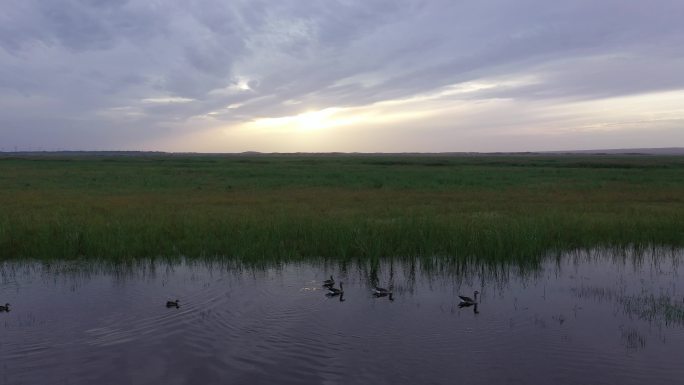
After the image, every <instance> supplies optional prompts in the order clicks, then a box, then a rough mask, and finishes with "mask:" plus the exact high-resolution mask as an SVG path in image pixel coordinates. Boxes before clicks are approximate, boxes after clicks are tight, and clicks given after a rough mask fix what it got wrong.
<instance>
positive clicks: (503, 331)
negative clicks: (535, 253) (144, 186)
mask: <svg viewBox="0 0 684 385" xmlns="http://www.w3.org/2000/svg"><path fill="white" fill-rule="evenodd" d="M681 256H682V253H681V252H679V253H669V254H665V253H662V252H659V253H657V255H656V254H644V253H642V254H639V255H623V254H620V255H615V254H607V253H599V252H595V253H575V254H568V255H563V256H559V257H554V258H549V259H548V260H547V261H546V262H541V263H535V264H532V265H506V264H501V265H477V264H473V263H465V262H463V261H459V260H457V259H450V258H443V259H439V258H436V259H431V260H424V259H396V260H386V261H378V260H373V261H366V262H359V261H355V262H354V261H346V262H331V261H321V262H318V263H290V264H287V263H286V264H277V265H274V266H259V267H256V266H254V265H251V266H250V265H246V264H238V263H235V262H232V263H228V262H221V261H175V262H168V261H167V262H159V261H144V262H136V263H130V264H93V263H83V262H80V263H74V262H57V263H54V262H53V263H50V264H47V263H22V262H6V263H4V264H2V265H0V303H2V304H4V303H5V302H9V303H10V304H11V308H10V311H9V312H2V313H0V384H16V385H19V384H36V383H46V382H45V380H46V379H50V380H49V381H48V382H49V383H55V384H62V383H64V384H91V383H98V384H103V385H104V384H122V383H126V384H159V383H171V384H225V383H230V384H240V383H245V384H276V383H278V384H288V383H292V384H354V383H358V384H368V383H374V384H451V383H467V384H493V383H511V384H518V383H520V384H549V383H555V384H577V383H591V384H615V383H620V384H643V383H649V384H673V383H678V382H679V381H681V379H682V378H684V367H683V366H682V365H681V362H682V357H684V280H683V279H682V278H681V277H680V276H679V274H678V270H679V268H678V263H679V261H680V259H681ZM331 274H332V275H333V277H334V279H335V281H336V283H335V285H334V286H332V287H334V288H339V287H340V283H341V282H344V283H343V288H344V292H343V293H339V294H336V295H327V294H329V291H328V287H325V286H324V285H323V281H324V280H325V279H329V276H330V275H331ZM377 287H380V288H386V289H387V293H378V291H377V290H376V288H377ZM475 290H478V291H479V292H480V293H479V295H478V297H477V299H476V301H474V302H477V303H471V304H467V303H466V304H461V300H460V299H459V297H458V296H459V295H464V296H472V295H473V292H474V291H475ZM389 292H391V295H390V294H389ZM176 299H178V300H179V306H178V307H175V306H167V301H174V300H176Z"/></svg>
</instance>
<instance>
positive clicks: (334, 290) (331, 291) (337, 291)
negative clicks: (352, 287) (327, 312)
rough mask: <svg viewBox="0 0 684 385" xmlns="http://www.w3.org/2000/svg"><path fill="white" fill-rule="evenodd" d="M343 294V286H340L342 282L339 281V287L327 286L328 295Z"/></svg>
mask: <svg viewBox="0 0 684 385" xmlns="http://www.w3.org/2000/svg"><path fill="white" fill-rule="evenodd" d="M340 294H344V288H343V287H342V282H340V288H339V289H338V288H336V287H330V288H328V295H331V296H332V295H340Z"/></svg>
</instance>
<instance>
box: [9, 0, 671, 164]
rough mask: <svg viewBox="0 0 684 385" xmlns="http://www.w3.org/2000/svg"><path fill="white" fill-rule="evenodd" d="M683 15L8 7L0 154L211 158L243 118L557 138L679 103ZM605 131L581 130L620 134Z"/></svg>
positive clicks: (508, 9)
mask: <svg viewBox="0 0 684 385" xmlns="http://www.w3.org/2000/svg"><path fill="white" fill-rule="evenodd" d="M683 12H684V4H682V3H681V1H677V0H656V1H653V2H649V3H645V2H625V1H621V0H605V1H601V2H595V1H588V0H581V1H573V2H565V3H558V2H549V1H543V0H521V1H516V2H511V1H507V0H496V1H487V2H474V1H453V0H431V1H409V0H379V1H372V2H371V1H362V0H345V1H341V0H340V1H329V0H316V1H307V2H302V1H299V0H281V1H277V2H275V1H269V0H250V1H248V0H244V1H231V2H226V1H220V0H206V1H165V2H153V1H143V0H117V1H113V0H107V1H105V0H63V1H59V2H57V1H49V2H46V1H41V0H24V1H21V2H10V3H8V4H5V5H4V6H3V13H2V14H0V109H1V110H2V111H3V114H2V115H0V147H3V146H4V148H5V149H7V148H9V147H13V146H15V145H18V146H20V147H23V148H30V147H35V148H37V147H42V148H51V147H54V148H109V147H111V146H115V147H118V148H125V147H136V146H140V145H142V144H144V145H145V146H149V148H150V149H163V146H164V145H165V143H174V142H177V138H187V137H192V136H195V137H196V138H205V139H202V140H204V142H201V141H199V140H194V141H191V142H192V143H194V144H193V148H187V149H185V150H202V149H204V148H209V147H212V150H214V151H216V150H217V149H216V148H214V146H220V145H221V143H223V142H222V140H223V139H224V138H225V134H223V133H225V132H227V131H228V132H229V131H231V130H233V131H236V132H238V131H239V132H243V131H242V130H244V129H245V127H249V126H250V124H251V125H252V126H254V124H255V122H261V123H263V122H270V124H271V127H272V128H273V129H275V130H277V129H278V128H277V125H274V123H278V122H281V123H283V124H282V126H281V128H282V129H283V130H285V131H286V132H287V130H290V129H291V128H288V127H291V126H292V125H293V124H295V123H296V122H300V121H301V122H308V123H307V124H309V125H315V123H316V121H317V120H318V121H327V122H328V123H326V124H325V126H326V127H328V129H327V132H329V133H332V132H334V133H335V135H332V134H326V130H323V132H318V133H316V135H318V136H320V140H319V142H318V143H319V144H321V143H323V142H321V141H323V140H324V139H325V138H326V135H328V136H327V137H328V138H330V140H331V141H332V142H334V143H348V144H349V146H352V147H345V148H344V149H345V150H354V147H353V145H358V142H357V141H356V140H355V139H351V136H352V135H359V132H364V134H363V135H366V136H367V137H369V138H382V137H385V138H386V136H387V135H398V136H397V137H396V138H393V139H392V142H396V143H403V146H404V148H405V149H406V150H410V147H411V145H412V143H417V142H416V138H418V137H420V136H421V135H423V134H425V133H426V132H429V130H430V129H429V128H430V127H440V128H439V132H440V136H439V139H438V140H435V142H434V143H433V146H434V148H435V149H436V148H438V147H440V146H443V145H444V143H445V141H446V140H447V138H452V139H453V140H454V141H456V140H457V138H459V137H462V136H463V135H466V136H468V135H470V136H472V137H474V136H477V135H478V133H477V132H480V135H481V136H482V137H485V136H486V137H488V138H489V137H490V135H493V134H491V132H497V133H498V134H500V135H501V137H502V138H503V137H510V136H515V135H518V133H521V132H527V130H528V127H530V126H535V127H537V126H540V125H544V126H545V127H547V130H554V129H559V128H558V127H560V126H562V127H564V128H563V129H566V128H567V126H566V125H568V124H570V125H572V124H573V123H572V122H573V119H567V118H566V117H565V116H566V115H568V114H569V115H572V111H570V110H568V108H567V107H568V106H574V107H575V108H578V110H576V112H575V114H576V115H577V116H578V117H579V116H581V115H582V114H583V113H584V112H585V111H591V110H592V108H593V107H592V106H593V105H592V104H591V103H592V101H601V100H620V99H619V98H621V97H627V96H634V95H654V94H664V95H669V96H668V97H670V98H679V97H681V94H679V93H677V92H676V91H678V90H682V89H684V76H682V75H681V70H680V68H682V66H683V65H684V52H683V51H682V50H681V48H680V47H682V45H683V44H684V27H683V26H682V23H681V21H680V20H679V15H681V14H682V13H683ZM392 103H394V105H395V106H397V105H400V106H401V107H393V108H394V109H392V110H391V111H389V110H390V107H389V106H391V105H393V104H392ZM502 103H503V104H502ZM504 104H505V108H504ZM483 105H488V106H492V105H498V106H499V107H500V109H498V110H497V109H494V110H487V112H486V113H485V112H483V109H482V106H483ZM579 108H582V109H584V110H579ZM635 108H639V107H638V106H637V107H635ZM399 109H404V110H403V111H400V110H399ZM550 110H553V111H554V113H553V114H552V113H549V111H550ZM331 111H332V112H331ZM445 111H447V112H448V111H452V112H454V111H455V112H458V114H455V113H451V114H447V113H444V112H445ZM521 111H527V112H525V115H526V116H525V119H519V118H520V116H519V115H520V114H521V113H522V112H521ZM561 111H562V112H561ZM383 113H385V114H387V116H391V117H396V119H389V118H386V119H385V120H382V119H379V118H378V117H379V116H381V115H382V114H383ZM678 113H679V112H672V111H670V112H668V114H669V115H668V116H670V117H671V118H672V119H674V121H679V120H678V119H680V115H677V114H678ZM459 114H460V115H459ZM589 115H591V114H589ZM409 116H414V117H418V116H419V117H420V119H419V121H420V122H421V123H422V124H421V125H417V124H416V119H413V118H409ZM445 116H452V118H453V117H455V116H459V117H461V118H463V119H464V120H463V121H467V122H468V125H467V126H466V125H464V124H462V123H459V124H453V123H451V124H450V123H449V122H450V120H449V119H447V118H445ZM466 116H468V117H469V118H467V119H466V118H465V117H466ZM402 119H404V120H402ZM611 119H613V120H612V122H613V123H610V122H608V123H606V122H603V123H600V122H594V123H592V122H582V123H581V124H584V125H585V126H586V125H589V126H591V125H592V124H609V125H610V124H615V125H616V126H615V127H617V128H618V131H619V128H620V127H624V128H625V129H635V128H634V126H635V124H626V123H625V124H622V125H621V124H620V123H619V122H620V121H623V122H624V121H626V120H625V119H622V120H621V119H620V118H619V117H616V116H613V117H612V118H611ZM630 119H631V118H630ZM333 120H335V122H333ZM627 120H629V119H627ZM638 120H639V119H636V121H638ZM665 120H667V119H665ZM665 120H658V119H655V120H653V122H661V123H652V124H651V123H649V124H648V125H645V127H646V126H648V127H649V129H652V127H665V126H666V124H665V123H662V122H664V121H665ZM381 121H384V122H385V123H384V124H385V125H384V126H383V125H382V124H380V122H381ZM390 121H391V122H392V123H391V124H390V123H389V122H390ZM630 121H634V119H632V120H630ZM667 121H669V122H672V121H673V120H671V119H670V120H667ZM293 122H294V123H293ZM402 122H404V123H402ZM504 122H517V123H516V124H508V123H504ZM577 124H580V123H579V122H578V123H577ZM667 124H671V123H667ZM256 125H257V126H258V125H259V124H256ZM402 125H406V127H403V126H402ZM411 125H413V126H412V127H413V129H411ZM362 126H366V127H375V131H373V132H368V130H363V129H362V128H361V127H362ZM390 126H392V127H399V126H402V128H401V129H395V131H393V132H392V131H391V128H389V127H390ZM636 126H638V124H636ZM425 127H427V128H425ZM485 127H486V128H487V129H485ZM667 127H670V126H669V125H668V126H667ZM477 130H479V131H477ZM492 130H493V131H492ZM271 131H273V130H271ZM345 133H346V134H345ZM243 134H244V132H243ZM299 134H301V133H298V134H297V135H299ZM208 135H209V136H210V135H216V137H215V138H213V139H206V138H207V137H208ZM241 135H242V134H241ZM244 135H247V136H249V135H248V134H244ZM244 135H243V136H242V138H243V140H246V139H244V138H246V137H247V136H244ZM259 135H260V134H259ZM259 135H257V134H254V135H253V138H256V137H259ZM270 135H275V134H273V133H271V134H270ZM345 135H348V136H349V138H347V137H345ZM262 137H263V136H262ZM333 138H334V139H333ZM250 140H252V139H250ZM263 140H264V141H263V142H262V143H264V145H263V146H264V147H268V146H270V144H267V143H278V141H275V142H274V141H273V140H266V139H263ZM374 140H376V141H375V142H374V141H372V140H371V141H370V142H368V145H366V144H364V145H363V147H364V148H365V147H366V146H370V147H369V148H377V150H378V151H384V147H383V143H387V142H388V141H387V140H386V139H385V140H384V141H383V140H382V139H374ZM191 142H190V141H185V142H184V143H191ZM210 142H211V143H210ZM281 142H282V141H281ZM418 142H420V143H423V142H425V143H431V141H430V138H429V135H426V137H425V138H423V139H421V140H420V141H418ZM447 142H448V141H447ZM616 142H617V141H616ZM202 143H204V144H202ZM217 143H218V144H217ZM312 143H313V142H312ZM354 143H357V144H354ZM506 143H507V141H506V140H501V141H500V146H501V148H502V149H504V148H505V147H506ZM578 143H580V142H578ZM663 143H668V138H667V137H666V136H665V137H663ZM225 145H226V150H239V148H237V147H235V146H240V145H241V144H240V142H238V143H237V144H236V143H230V145H228V144H227V143H226V144H225ZM243 145H244V146H245V147H244V149H247V146H248V145H249V147H250V148H249V149H257V150H258V149H259V148H258V147H259V146H258V145H257V143H256V142H253V141H250V142H244V144H243ZM321 145H322V144H321ZM635 145H636V143H635ZM293 146H294V145H293ZM373 146H375V147H373ZM424 147H425V148H429V146H428V145H426V146H424ZM136 148H137V147H136ZM174 148H175V147H174ZM291 149H292V150H295V149H296V148H295V147H291Z"/></svg>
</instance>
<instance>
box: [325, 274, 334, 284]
mask: <svg viewBox="0 0 684 385" xmlns="http://www.w3.org/2000/svg"><path fill="white" fill-rule="evenodd" d="M334 284H335V279H334V278H333V276H332V275H331V276H330V279H326V280H325V281H323V286H325V287H331V286H333V285H334Z"/></svg>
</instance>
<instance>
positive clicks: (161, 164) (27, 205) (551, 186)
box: [0, 154, 684, 262]
mask: <svg viewBox="0 0 684 385" xmlns="http://www.w3.org/2000/svg"><path fill="white" fill-rule="evenodd" d="M654 246H659V247H662V246H664V247H682V246H684V158H682V157H652V156H622V157H615V156H610V157H608V156H548V157H546V156H531V155H530V156H515V157H513V156H506V157H504V156H490V157H483V156H481V157H439V156H429V157H418V156H405V157H398V156H393V157H390V156H294V155H291V156H256V155H255V156H223V157H222V156H167V155H140V156H69V155H52V156H48V155H43V156H20V157H16V156H9V154H5V155H0V258H3V259H15V258H37V259H49V258H67V259H68V258H82V257H86V258H105V259H107V258H109V259H128V258H138V257H156V256H166V257H174V256H188V257H195V256H211V257H216V256H219V257H235V258H243V259H248V260H259V259H268V260H280V259H283V260H286V259H287V260H292V259H298V258H301V259H304V258H316V257H326V258H364V257H372V258H381V257H386V256H408V257H412V256H443V257H455V258H460V259H463V260H468V259H480V260H487V261H492V262H497V261H534V260H536V259H538V258H539V257H541V256H542V255H547V254H549V253H556V252H562V251H565V250H571V249H582V248H594V247H608V248H641V247H643V248H646V247H654Z"/></svg>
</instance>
